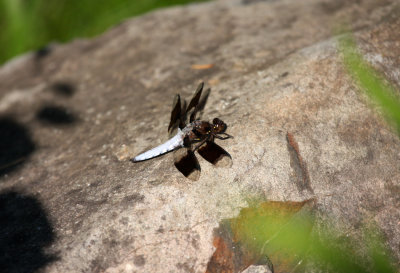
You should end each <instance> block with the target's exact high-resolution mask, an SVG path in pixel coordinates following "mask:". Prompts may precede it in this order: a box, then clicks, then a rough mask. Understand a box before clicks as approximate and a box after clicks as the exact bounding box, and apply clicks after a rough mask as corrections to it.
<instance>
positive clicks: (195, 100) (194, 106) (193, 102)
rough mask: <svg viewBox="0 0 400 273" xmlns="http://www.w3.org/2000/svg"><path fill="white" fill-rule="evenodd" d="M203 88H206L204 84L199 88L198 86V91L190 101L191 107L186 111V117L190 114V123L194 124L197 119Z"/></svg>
mask: <svg viewBox="0 0 400 273" xmlns="http://www.w3.org/2000/svg"><path fill="white" fill-rule="evenodd" d="M203 87H204V82H202V83H200V84H199V86H197V89H196V91H195V92H194V95H193V97H192V99H191V100H190V102H189V105H188V107H187V109H186V115H189V114H190V122H192V121H193V120H195V118H196V113H197V111H198V108H197V106H198V104H199V102H200V97H201V92H203Z"/></svg>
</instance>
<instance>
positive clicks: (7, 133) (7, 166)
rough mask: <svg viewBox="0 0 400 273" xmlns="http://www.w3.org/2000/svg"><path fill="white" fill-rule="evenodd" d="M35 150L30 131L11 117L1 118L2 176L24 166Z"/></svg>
mask: <svg viewBox="0 0 400 273" xmlns="http://www.w3.org/2000/svg"><path fill="white" fill-rule="evenodd" d="M34 150H35V143H34V142H33V140H32V138H31V136H30V133H29V131H28V129H27V128H26V127H25V126H23V125H21V124H19V123H18V122H16V121H15V120H13V119H12V118H10V117H3V118H0V151H1V153H0V176H1V175H4V174H7V173H9V172H11V171H13V170H15V169H17V167H18V166H20V165H22V164H23V163H24V162H25V161H26V159H27V158H28V157H29V156H30V154H32V152H33V151H34Z"/></svg>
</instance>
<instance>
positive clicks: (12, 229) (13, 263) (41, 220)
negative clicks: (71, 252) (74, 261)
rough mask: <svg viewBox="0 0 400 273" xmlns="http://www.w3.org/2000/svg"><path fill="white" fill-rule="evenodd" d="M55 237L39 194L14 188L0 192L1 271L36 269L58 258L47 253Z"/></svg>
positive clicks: (12, 272) (15, 271) (29, 270)
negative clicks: (46, 249)
mask: <svg viewBox="0 0 400 273" xmlns="http://www.w3.org/2000/svg"><path fill="white" fill-rule="evenodd" d="M54 238H55V236H54V232H53V227H52V226H51V224H50V222H49V220H48V217H47V216H46V213H45V211H44V209H43V207H42V205H41V204H40V202H39V201H38V200H37V199H36V198H34V197H32V196H29V195H24V194H20V193H18V192H15V191H7V192H2V193H0V253H1V255H0V268H1V271H2V272H9V273H17V272H36V271H37V270H39V269H40V268H42V267H44V266H45V265H47V264H49V263H50V262H52V261H55V260H56V259H57V257H56V256H55V255H49V254H46V253H45V247H48V246H50V245H51V244H52V243H53V241H54Z"/></svg>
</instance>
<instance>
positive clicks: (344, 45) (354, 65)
mask: <svg viewBox="0 0 400 273" xmlns="http://www.w3.org/2000/svg"><path fill="white" fill-rule="evenodd" d="M339 50H340V52H341V53H342V56H343V61H344V64H345V67H346V70H347V72H348V73H349V75H350V76H351V77H352V78H353V79H354V80H355V82H356V84H357V85H358V87H359V88H360V89H361V90H362V91H363V92H364V93H365V94H366V95H367V96H368V97H369V98H370V99H371V101H372V102H373V103H374V104H376V105H377V106H378V107H379V108H380V109H381V111H382V113H383V115H384V116H385V118H386V120H387V121H388V123H389V124H390V125H392V126H393V127H394V128H395V130H396V131H397V134H398V135H399V136H400V98H399V92H398V90H396V88H395V87H394V85H391V84H390V83H388V82H387V81H386V80H385V78H384V77H383V76H382V75H381V74H380V73H379V72H378V71H377V70H375V69H374V68H373V67H372V66H371V65H370V64H369V63H368V62H366V61H365V60H364V58H363V56H362V55H361V53H360V52H359V51H358V49H357V45H356V42H355V40H354V37H353V36H352V35H351V34H350V33H347V34H344V35H341V36H339Z"/></svg>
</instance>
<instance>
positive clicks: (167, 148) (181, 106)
mask: <svg viewBox="0 0 400 273" xmlns="http://www.w3.org/2000/svg"><path fill="white" fill-rule="evenodd" d="M203 88H204V83H203V82H202V83H200V84H199V86H198V87H197V89H196V91H195V93H194V95H193V97H192V99H191V100H190V102H189V105H188V106H187V107H186V102H185V101H184V100H183V102H182V103H181V98H180V95H179V94H177V95H176V96H175V98H174V101H173V104H172V111H171V118H170V123H169V125H168V135H169V137H170V139H169V140H168V141H166V142H165V143H163V144H161V145H159V146H157V147H155V148H153V149H151V150H148V151H146V152H144V153H141V154H139V155H138V156H136V157H134V158H131V159H130V160H131V161H132V162H135V163H136V162H141V161H145V160H149V159H152V158H155V157H158V156H161V155H164V154H166V153H169V152H174V165H175V167H176V168H177V169H178V170H179V171H180V172H181V173H182V174H183V175H184V176H185V177H187V178H189V179H191V180H198V179H199V177H200V171H201V169H200V164H199V162H198V160H197V158H196V156H195V152H196V151H197V152H198V153H199V154H200V155H201V156H202V157H203V158H204V159H205V160H207V161H208V162H210V163H211V164H213V165H215V166H217V167H227V166H231V165H232V158H231V156H230V154H229V153H228V152H226V151H225V150H224V149H223V148H222V147H220V146H219V145H217V144H216V143H215V142H214V140H215V139H221V140H226V139H229V138H233V136H231V135H229V134H227V133H226V132H225V131H226V129H227V125H226V124H225V123H224V122H223V121H222V120H221V119H219V118H214V119H213V121H212V122H208V121H203V120H200V119H197V118H196V115H197V114H198V112H200V111H202V110H203V108H204V106H205V103H206V101H207V99H208V96H209V94H210V89H207V90H206V91H205V92H204V95H203V96H202V92H203ZM187 117H189V123H187Z"/></svg>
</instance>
